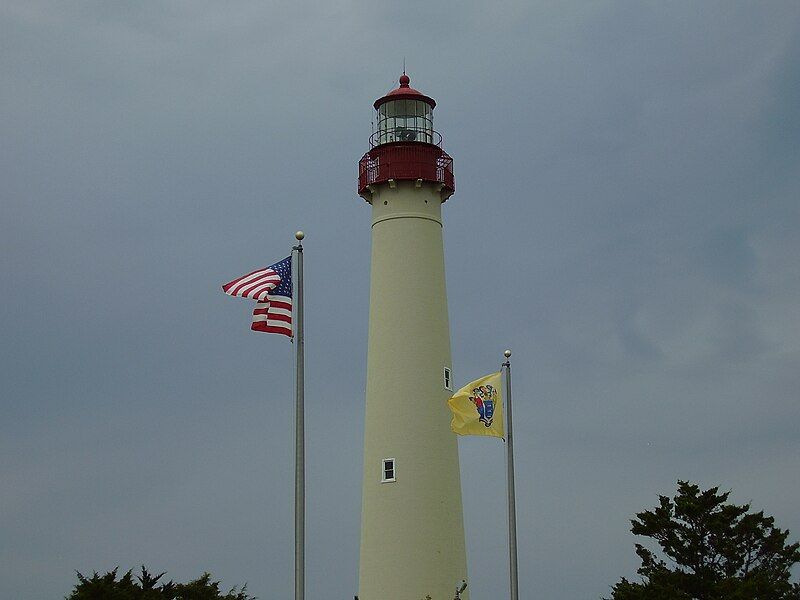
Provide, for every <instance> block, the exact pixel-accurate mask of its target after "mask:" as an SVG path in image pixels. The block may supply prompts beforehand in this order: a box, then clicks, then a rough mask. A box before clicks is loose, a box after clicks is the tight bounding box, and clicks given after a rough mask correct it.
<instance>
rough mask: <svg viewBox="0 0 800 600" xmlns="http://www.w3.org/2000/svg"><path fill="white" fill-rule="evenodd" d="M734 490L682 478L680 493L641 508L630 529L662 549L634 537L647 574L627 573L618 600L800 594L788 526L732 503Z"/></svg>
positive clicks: (792, 599) (777, 599) (768, 599)
mask: <svg viewBox="0 0 800 600" xmlns="http://www.w3.org/2000/svg"><path fill="white" fill-rule="evenodd" d="M729 495H730V492H723V493H719V488H718V487H712V488H710V489H708V490H705V491H701V490H700V488H699V487H698V486H697V485H694V484H690V483H688V482H685V481H679V482H678V493H677V494H676V496H675V498H674V500H673V499H670V498H668V497H666V496H659V505H658V506H656V507H655V508H654V509H653V510H646V511H644V512H640V513H637V515H636V519H633V520H632V521H631V525H632V527H631V532H633V534H634V535H640V536H644V537H648V538H652V539H653V540H655V541H656V542H657V543H658V545H659V546H660V556H659V555H656V554H655V553H654V552H652V551H651V550H648V549H647V548H645V547H644V546H642V545H641V544H636V554H638V555H639V558H640V559H641V561H642V565H641V567H639V569H638V570H637V572H638V573H639V575H641V577H642V582H641V583H633V582H630V581H628V580H627V579H625V578H624V577H623V578H622V579H621V580H620V581H619V583H617V584H616V585H615V586H614V587H613V590H612V591H613V593H612V595H611V598H612V600H645V599H646V600H800V584H798V583H792V582H791V581H790V578H791V569H792V566H793V565H795V564H796V563H797V562H799V561H800V544H798V543H792V544H787V543H786V540H787V538H788V537H789V531H788V530H787V531H782V530H781V529H779V528H777V527H775V520H774V519H773V518H772V517H768V516H764V512H763V511H760V512H757V513H751V512H750V505H749V504H745V505H743V506H736V505H735V504H728V503H727V501H728V496H729ZM665 559H666V560H665Z"/></svg>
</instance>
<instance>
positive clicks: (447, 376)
mask: <svg viewBox="0 0 800 600" xmlns="http://www.w3.org/2000/svg"><path fill="white" fill-rule="evenodd" d="M444 389H446V390H450V391H451V392H452V391H453V372H452V371H451V370H450V369H448V368H447V367H445V368H444Z"/></svg>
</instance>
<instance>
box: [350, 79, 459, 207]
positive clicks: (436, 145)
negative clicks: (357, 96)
mask: <svg viewBox="0 0 800 600" xmlns="http://www.w3.org/2000/svg"><path fill="white" fill-rule="evenodd" d="M399 82H400V86H399V87H398V88H396V89H394V90H392V91H391V92H389V93H388V94H386V95H385V96H383V97H381V98H378V99H377V100H376V101H375V103H374V104H373V106H374V107H375V110H376V112H377V125H378V127H377V129H376V130H375V132H374V133H373V134H372V137H370V148H371V149H370V150H369V151H368V152H367V153H366V154H365V155H364V156H363V157H362V158H361V160H360V161H359V165H358V166H359V169H358V193H359V195H360V196H362V197H363V198H364V199H365V200H367V202H369V201H370V198H371V196H372V186H374V185H379V184H381V183H388V184H389V185H390V186H391V187H394V186H395V185H396V182H397V181H409V180H411V181H415V182H416V184H417V186H418V187H419V186H420V185H422V183H423V182H429V183H433V184H436V185H437V186H438V188H439V190H440V192H441V195H442V201H443V202H444V201H445V200H447V198H449V197H450V196H451V195H452V194H453V192H454V191H455V179H454V178H453V159H452V158H450V156H449V155H448V154H447V153H446V152H445V151H444V150H442V147H441V145H442V136H441V135H439V134H438V133H437V132H436V131H435V130H434V129H433V109H434V108H435V107H436V102H435V101H434V99H433V98H431V97H429V96H426V95H425V94H423V93H422V92H420V91H418V90H415V89H414V88H412V87H411V86H410V85H409V84H410V82H411V78H410V77H409V76H408V75H406V74H405V73H403V74H402V75H401V76H400V81H399Z"/></svg>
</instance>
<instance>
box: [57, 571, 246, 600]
mask: <svg viewBox="0 0 800 600" xmlns="http://www.w3.org/2000/svg"><path fill="white" fill-rule="evenodd" d="M164 575H165V573H160V574H158V575H154V574H153V573H150V572H149V571H148V570H147V569H146V568H145V567H144V566H142V573H141V575H136V576H134V575H133V573H132V571H128V572H127V573H125V574H124V575H123V576H122V577H120V578H119V579H117V569H114V570H113V571H109V572H108V573H105V574H104V575H99V574H98V573H97V572H95V573H94V574H93V575H92V576H91V577H86V576H85V575H83V574H81V573H78V583H77V584H76V585H75V589H74V590H73V591H72V594H70V595H69V596H67V598H66V600H256V598H255V597H254V596H250V595H249V594H247V586H246V585H245V586H242V588H241V589H237V588H235V587H234V588H233V589H231V590H229V591H228V592H227V593H223V592H222V591H221V590H220V587H219V581H212V580H211V575H210V574H209V573H203V575H202V576H201V577H200V578H198V579H195V580H194V581H190V582H189V583H175V582H174V581H171V580H170V581H167V582H166V583H162V582H161V578H162V577H163V576H164Z"/></svg>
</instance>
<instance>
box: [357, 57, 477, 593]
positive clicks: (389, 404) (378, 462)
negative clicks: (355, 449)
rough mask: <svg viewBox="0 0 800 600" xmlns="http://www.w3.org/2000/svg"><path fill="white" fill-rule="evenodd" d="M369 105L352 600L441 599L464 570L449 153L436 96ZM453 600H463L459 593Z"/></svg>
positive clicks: (362, 183) (361, 189)
mask: <svg viewBox="0 0 800 600" xmlns="http://www.w3.org/2000/svg"><path fill="white" fill-rule="evenodd" d="M409 83H410V80H409V78H408V76H407V75H406V74H405V73H404V74H403V75H402V77H400V87H398V88H397V89H395V90H392V91H391V92H389V93H388V94H387V95H385V96H383V97H382V98H379V99H378V100H376V101H375V104H374V106H375V109H376V111H377V130H376V131H375V133H374V134H373V135H372V138H371V139H370V146H371V147H370V150H369V151H368V152H367V153H366V154H365V155H364V156H363V158H362V159H361V161H360V162H359V173H358V193H359V195H360V196H361V197H362V198H364V200H366V201H367V202H368V203H369V204H370V205H371V206H372V268H371V281H370V313H369V344H368V359H367V397H366V416H365V432H364V479H363V491H362V507H361V557H360V568H359V591H358V595H359V598H360V600H421V599H423V598H425V596H426V595H430V596H431V598H432V599H433V600H451V599H452V598H453V595H454V591H455V589H456V586H457V584H458V583H459V582H460V581H461V580H463V579H466V577H467V565H466V551H465V542H464V523H463V515H462V507H461V481H460V476H459V466H458V447H457V443H456V436H455V435H454V434H453V433H452V432H451V431H450V427H449V425H450V413H449V410H448V407H447V399H448V398H449V397H450V396H451V395H452V389H453V385H452V382H453V380H452V371H451V363H450V326H449V323H448V317H447V294H446V291H445V276H444V250H443V244H442V205H443V203H444V202H445V201H446V200H447V199H448V198H449V197H450V196H451V195H452V194H453V192H454V191H455V181H454V179H453V160H452V159H451V158H450V156H448V154H447V153H446V152H445V151H444V150H443V149H442V144H441V136H440V135H439V134H438V133H437V132H436V131H435V130H434V129H433V116H432V115H433V109H434V107H435V106H436V102H434V100H433V99H432V98H430V97H428V96H425V95H424V94H422V93H420V92H418V91H417V90H415V89H414V88H412V87H410V86H409ZM461 597H462V598H464V599H467V598H468V595H467V593H466V592H465V593H463V594H462V596H461Z"/></svg>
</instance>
